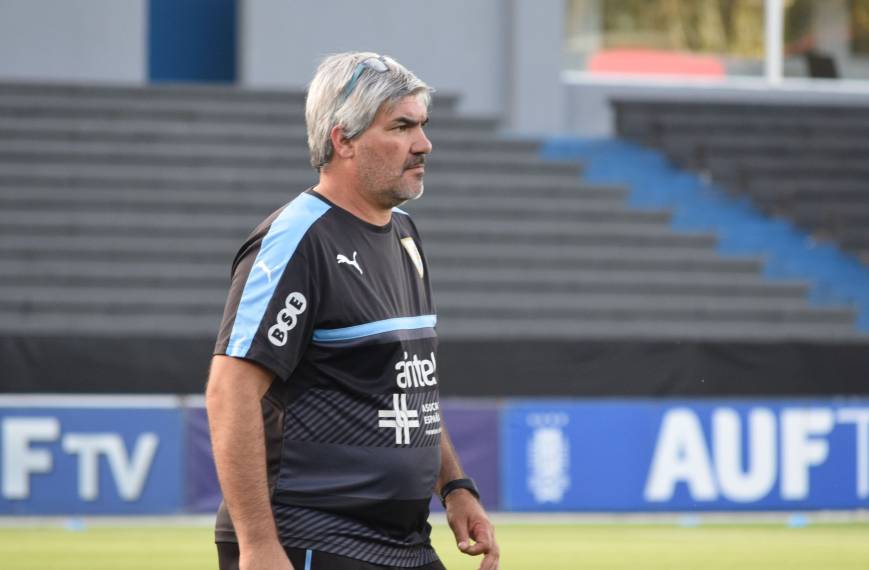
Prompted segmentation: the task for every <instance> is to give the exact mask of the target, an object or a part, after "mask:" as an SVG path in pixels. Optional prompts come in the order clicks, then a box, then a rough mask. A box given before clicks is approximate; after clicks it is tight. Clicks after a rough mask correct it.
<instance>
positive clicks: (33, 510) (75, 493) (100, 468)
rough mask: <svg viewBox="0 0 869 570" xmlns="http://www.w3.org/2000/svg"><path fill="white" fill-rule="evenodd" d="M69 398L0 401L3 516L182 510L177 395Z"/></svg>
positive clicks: (0, 502)
mask: <svg viewBox="0 0 869 570" xmlns="http://www.w3.org/2000/svg"><path fill="white" fill-rule="evenodd" d="M10 400H11V402H10ZM73 400H75V401H77V404H71V403H70V402H69V401H67V404H70V405H66V404H62V407H49V406H46V405H45V402H46V401H48V398H47V397H45V398H39V399H38V401H37V402H31V403H30V404H26V403H25V402H24V400H22V399H15V398H10V397H7V398H4V400H3V401H0V514H3V515H8V514H28V515H53V514H145V513H147V514H168V513H177V512H180V511H181V509H182V506H183V505H182V488H183V481H182V478H181V477H180V474H181V472H182V470H181V459H182V445H183V443H182V442H183V432H182V430H183V412H182V410H181V409H179V408H178V407H177V404H176V403H175V399H172V398H165V399H160V398H155V399H137V402H138V404H134V403H130V404H129V405H124V404H122V403H121V404H119V403H118V402H117V401H115V402H110V400H111V398H104V399H87V398H77V399H76V398H74V399H73ZM155 400H159V401H155ZM163 400H166V401H163ZM142 406H145V407H142Z"/></svg>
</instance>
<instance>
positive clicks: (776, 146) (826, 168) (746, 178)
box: [615, 100, 869, 264]
mask: <svg viewBox="0 0 869 570" xmlns="http://www.w3.org/2000/svg"><path fill="white" fill-rule="evenodd" d="M615 108H616V113H617V117H618V131H619V134H620V135H621V136H623V137H625V138H627V139H629V140H632V141H635V142H639V143H641V144H643V145H646V146H651V147H653V148H656V149H658V150H661V151H663V152H664V153H666V154H667V155H668V156H669V157H670V158H672V159H673V161H674V162H676V164H678V165H679V166H681V167H683V168H688V169H691V170H695V171H700V172H704V173H706V174H707V175H708V176H710V177H711V178H713V179H714V180H715V181H716V182H719V183H721V185H723V186H724V187H725V188H727V189H728V190H729V191H731V192H734V193H736V194H740V195H743V196H746V197H749V198H750V199H751V200H752V201H753V202H754V203H755V204H757V205H758V206H759V207H760V208H761V209H762V210H763V211H764V212H766V213H767V214H769V215H771V216H777V217H781V218H784V219H788V220H791V221H793V222H794V223H796V224H797V225H798V226H800V227H802V228H805V229H806V230H808V231H810V232H811V233H812V234H813V235H814V236H815V237H817V238H819V239H822V240H829V241H833V242H835V243H837V244H838V245H839V246H841V247H842V248H843V249H845V250H846V251H849V252H851V253H852V254H854V255H855V256H857V257H859V258H860V259H862V260H863V262H864V263H867V264H869V184H867V180H869V105H866V106H860V107H858V106H832V105H828V106H811V105H794V104H791V105H773V104H754V105H752V104H748V103H718V104H716V103H684V102H680V103H667V102H659V101H641V100H624V101H617V102H616V103H615Z"/></svg>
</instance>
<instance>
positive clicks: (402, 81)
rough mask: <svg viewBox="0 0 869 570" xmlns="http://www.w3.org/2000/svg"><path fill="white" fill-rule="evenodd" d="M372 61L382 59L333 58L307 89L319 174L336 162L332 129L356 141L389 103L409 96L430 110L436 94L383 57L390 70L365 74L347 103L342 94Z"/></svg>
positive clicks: (310, 146) (366, 55)
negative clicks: (359, 70)
mask: <svg viewBox="0 0 869 570" xmlns="http://www.w3.org/2000/svg"><path fill="white" fill-rule="evenodd" d="M372 57H373V58H377V57H380V56H379V55H378V54H376V53H372V52H347V53H339V54H335V55H330V56H328V57H327V58H326V59H324V60H323V62H322V63H320V66H319V67H318V68H317V73H316V74H314V79H313V80H312V81H311V84H310V85H309V86H308V95H307V98H306V100H305V123H306V125H307V127H308V149H309V151H310V154H311V166H313V167H314V168H316V169H317V170H320V169H321V168H322V167H324V166H325V165H326V164H328V163H329V161H330V160H331V159H332V153H333V152H334V149H333V148H332V138H331V132H332V128H333V127H335V126H338V125H340V126H341V127H343V128H344V136H345V137H347V138H348V139H352V138H354V137H357V136H359V135H361V134H362V133H363V132H365V129H367V128H368V127H369V126H371V123H372V121H374V116H375V115H376V114H377V111H378V109H380V107H381V106H382V105H383V104H384V103H386V104H388V105H392V104H394V103H397V102H398V101H399V100H401V99H403V98H404V97H407V96H408V95H417V96H419V97H420V98H421V101H422V102H423V103H424V104H425V106H426V107H428V106H429V105H430V104H431V93H432V92H434V89H432V88H431V87H429V86H428V85H427V84H425V83H424V82H423V81H422V80H420V79H419V78H418V77H417V76H416V75H414V74H413V73H412V72H411V71H409V70H408V69H407V68H406V67H404V66H403V65H401V64H400V63H398V62H397V61H395V60H394V59H392V58H390V57H384V59H385V61H386V64H387V67H388V68H389V69H388V70H387V71H385V72H383V73H377V72H375V71H372V70H371V69H367V68H366V69H364V70H363V71H362V74H361V75H360V76H359V78H358V80H357V82H356V85H355V86H354V87H353V91H352V92H351V93H350V95H349V96H347V98H346V100H345V97H344V93H343V91H344V88H345V86H346V85H347V82H348V81H349V80H350V78H351V76H352V75H353V72H354V71H355V70H356V66H358V65H359V63H360V62H362V61H365V60H366V59H369V58H372Z"/></svg>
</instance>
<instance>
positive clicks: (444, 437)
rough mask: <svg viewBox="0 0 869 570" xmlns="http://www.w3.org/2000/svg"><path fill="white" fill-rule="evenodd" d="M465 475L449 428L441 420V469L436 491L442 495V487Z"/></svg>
mask: <svg viewBox="0 0 869 570" xmlns="http://www.w3.org/2000/svg"><path fill="white" fill-rule="evenodd" d="M464 476H465V472H464V471H463V470H462V464H461V463H460V462H459V456H458V455H456V450H455V448H454V447H453V441H452V439H450V435H449V433H447V428H446V426H445V425H444V424H443V420H442V421H441V470H440V473H438V480H437V483H435V492H436V493H438V495H440V492H441V488H442V487H443V486H444V485H446V484H447V483H449V482H450V481H453V480H455V479H461V478H463V477H464Z"/></svg>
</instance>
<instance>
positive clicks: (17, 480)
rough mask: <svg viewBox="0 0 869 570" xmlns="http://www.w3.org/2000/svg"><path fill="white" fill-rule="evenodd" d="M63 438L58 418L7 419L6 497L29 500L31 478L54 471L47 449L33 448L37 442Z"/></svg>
mask: <svg viewBox="0 0 869 570" xmlns="http://www.w3.org/2000/svg"><path fill="white" fill-rule="evenodd" d="M58 437H60V422H59V421H57V418H5V419H4V420H3V458H2V461H3V498H4V499H27V498H28V497H29V496H30V475H31V474H33V473H48V472H50V471H51V468H52V461H51V453H50V452H49V451H48V450H47V449H31V448H30V444H31V442H34V441H45V442H48V441H55V440H56V439H57V438H58Z"/></svg>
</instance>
